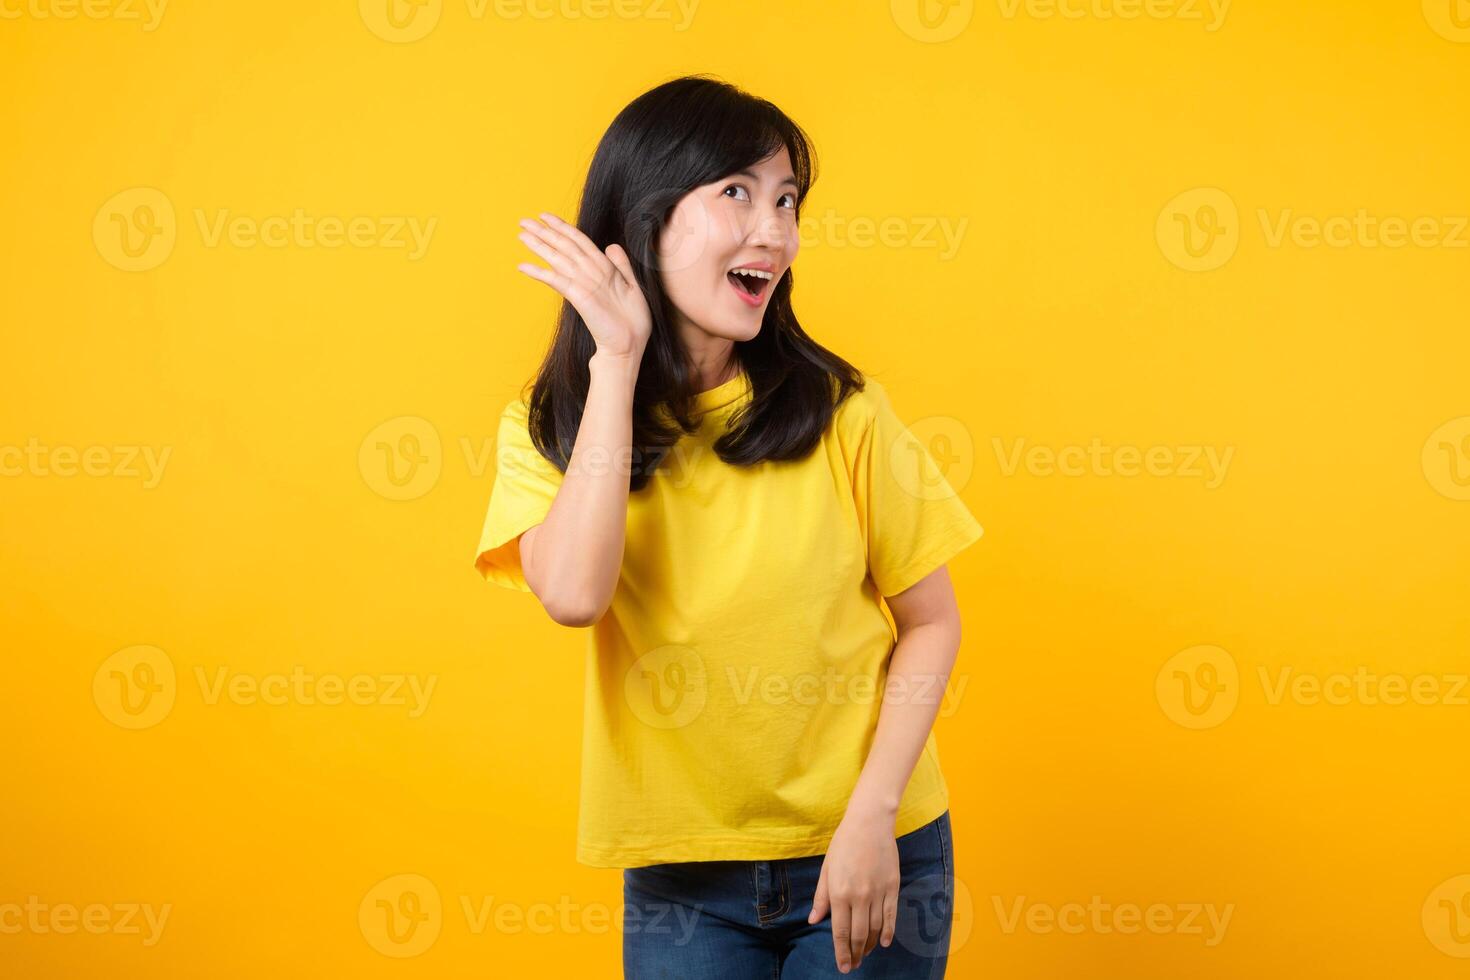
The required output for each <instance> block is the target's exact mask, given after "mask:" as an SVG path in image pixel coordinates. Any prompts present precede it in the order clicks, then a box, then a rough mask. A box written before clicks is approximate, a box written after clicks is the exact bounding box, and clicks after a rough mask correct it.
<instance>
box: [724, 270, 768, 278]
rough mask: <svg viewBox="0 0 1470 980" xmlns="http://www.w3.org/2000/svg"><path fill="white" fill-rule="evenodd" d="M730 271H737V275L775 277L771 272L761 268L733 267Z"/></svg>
mask: <svg viewBox="0 0 1470 980" xmlns="http://www.w3.org/2000/svg"><path fill="white" fill-rule="evenodd" d="M730 271H731V272H733V273H735V274H736V275H737V276H754V277H755V278H757V279H771V278H773V276H772V274H771V273H769V272H762V271H761V270H759V269H731V270H730Z"/></svg>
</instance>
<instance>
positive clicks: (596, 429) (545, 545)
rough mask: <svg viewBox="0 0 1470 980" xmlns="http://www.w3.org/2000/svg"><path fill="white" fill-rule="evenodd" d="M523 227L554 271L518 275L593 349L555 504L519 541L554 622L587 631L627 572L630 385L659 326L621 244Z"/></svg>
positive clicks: (548, 217)
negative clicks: (557, 297) (551, 292)
mask: <svg viewBox="0 0 1470 980" xmlns="http://www.w3.org/2000/svg"><path fill="white" fill-rule="evenodd" d="M541 218H542V220H543V221H544V222H545V224H541V223H538V222H535V221H532V220H530V219H529V218H527V219H524V220H522V221H521V222H520V225H521V228H522V229H523V230H522V231H521V233H520V235H519V236H517V237H519V238H520V240H521V241H522V242H523V243H525V245H526V247H527V248H529V249H531V251H533V252H535V253H536V254H537V255H539V256H540V257H541V258H543V259H545V260H546V263H547V264H548V265H550V266H551V268H550V269H543V268H541V267H540V266H537V265H533V264H531V263H529V262H524V263H521V264H520V265H518V266H517V267H516V268H518V269H520V270H521V271H522V272H524V273H525V274H526V275H528V276H530V277H531V278H532V279H535V280H537V281H538V282H544V283H546V284H547V285H548V286H550V287H551V288H553V289H555V290H556V291H557V292H558V293H560V294H561V295H562V296H563V297H564V298H565V299H566V300H567V302H569V303H571V304H572V306H573V307H574V308H575V309H576V311H577V313H578V314H579V315H580V316H581V317H582V322H583V323H585V324H586V326H587V331H588V333H590V334H591V335H592V339H593V341H594V342H595V344H596V351H597V352H596V353H595V354H593V355H592V357H591V358H590V359H589V360H588V362H587V369H588V372H589V373H590V375H591V380H590V382H589V386H588V389H587V403H586V406H585V407H584V408H583V410H582V422H581V424H580V425H579V426H578V428H577V441H576V443H575V444H574V445H573V447H572V456H571V459H570V460H569V461H568V462H567V469H566V472H565V473H564V474H563V476H562V481H561V485H560V486H559V487H558V488H557V492H556V498H555V499H554V500H553V501H552V502H551V507H550V509H549V510H548V511H547V513H546V518H545V520H543V521H542V522H541V523H540V524H537V525H536V526H535V527H532V528H531V529H530V530H528V531H526V532H525V533H523V534H522V535H521V536H520V543H519V545H518V547H519V548H520V554H521V570H522V571H523V572H524V573H525V576H526V584H527V585H529V586H530V587H531V591H532V592H533V593H535V595H536V598H538V599H540V600H541V605H542V606H544V607H545V608H546V611H547V613H549V614H550V615H551V618H552V619H554V620H556V621H557V622H558V623H561V624H562V625H563V626H591V625H592V624H593V623H595V622H597V621H598V620H599V619H601V618H602V614H603V613H605V612H606V611H607V607H608V606H609V605H610V604H611V603H612V596H613V591H614V590H615V589H616V588H617V585H618V574H619V573H620V572H621V571H622V566H623V543H624V538H625V537H626V534H625V531H626V527H627V519H628V485H629V480H630V477H631V475H632V472H631V470H632V467H631V458H632V452H631V447H632V443H633V387H634V384H635V383H636V382H637V380H638V367H639V365H640V364H641V363H642V361H643V350H644V348H645V347H646V346H647V345H648V338H649V335H650V334H651V332H652V328H653V318H652V316H651V315H650V313H649V310H648V301H647V299H646V298H645V297H644V295H643V289H642V287H641V286H639V285H638V280H637V278H636V277H635V276H634V274H633V265H632V263H631V262H630V261H629V260H628V255H627V253H626V252H625V251H624V250H623V248H622V247H621V246H620V245H617V244H616V243H614V244H610V245H608V247H607V250H606V251H605V252H604V251H600V250H599V249H598V248H597V246H596V245H595V244H593V242H592V240H591V239H589V238H588V237H587V236H586V235H584V234H583V233H582V232H581V230H579V229H578V228H576V227H575V226H573V225H570V224H568V223H567V222H565V221H562V220H561V219H560V218H558V217H557V216H556V215H553V214H548V213H544V212H543V213H542V215H541Z"/></svg>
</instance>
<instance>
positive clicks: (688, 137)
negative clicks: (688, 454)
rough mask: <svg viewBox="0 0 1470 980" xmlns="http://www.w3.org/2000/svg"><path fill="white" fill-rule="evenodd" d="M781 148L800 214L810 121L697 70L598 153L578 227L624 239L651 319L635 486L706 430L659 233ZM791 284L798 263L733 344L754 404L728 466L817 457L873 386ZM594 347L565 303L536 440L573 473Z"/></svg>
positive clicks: (635, 107) (543, 386) (542, 383)
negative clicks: (688, 200)
mask: <svg viewBox="0 0 1470 980" xmlns="http://www.w3.org/2000/svg"><path fill="white" fill-rule="evenodd" d="M782 147H785V149H786V150H787V152H788V153H789V154H790V156H791V165H792V167H793V169H794V176H795V177H796V184H797V190H796V215H797V217H798V219H799V218H800V215H801V205H802V202H803V201H804V200H805V199H806V195H807V191H808V190H810V189H811V185H812V182H813V181H814V180H815V179H816V158H815V154H814V152H813V149H812V146H811V141H810V140H809V139H808V138H807V135H806V134H805V133H804V132H803V131H802V129H801V127H799V126H798V125H797V124H796V123H795V122H793V121H792V120H791V119H789V118H788V117H787V116H786V114H785V113H783V112H782V111H781V110H780V109H778V108H777V107H776V106H775V105H773V104H771V103H770V102H767V101H766V100H764V99H759V98H756V97H755V96H753V95H750V94H749V93H747V92H744V91H742V90H741V89H739V88H737V87H736V86H734V85H731V84H729V83H727V82H724V81H721V80H719V79H716V78H713V77H711V76H709V75H688V76H684V77H682V78H676V79H673V80H672V81H669V82H665V83H664V84H662V85H659V86H658V87H656V88H653V89H651V90H649V91H648V92H645V93H644V94H643V95H640V96H639V97H638V98H636V99H634V100H633V101H632V102H631V103H629V104H628V106H627V107H626V108H624V109H623V111H622V112H620V113H618V115H617V118H615V119H614V120H613V121H612V125H610V126H609V127H608V129H607V132H606V133H605V134H604V135H603V137H602V141H601V142H600V143H599V144H598V147H597V152H596V153H595V154H594V155H593V158H592V164H591V167H590V168H589V170H588V173H587V183H586V185H585V187H584V188H583V191H582V200H581V204H580V207H579V208H578V212H577V227H578V228H579V229H580V230H581V231H582V233H583V234H585V235H586V236H587V237H588V238H590V239H591V240H592V242H593V243H594V244H595V245H596V246H597V247H598V249H599V250H603V249H606V248H607V246H608V245H610V244H612V243H613V242H616V243H617V244H619V245H621V246H622V247H623V249H624V250H625V251H626V252H627V253H628V257H629V259H630V260H631V261H632V264H633V269H634V272H635V275H636V277H637V279H638V284H639V285H640V286H641V287H642V289H643V294H644V296H645V297H646V298H647V300H648V308H649V312H650V313H651V314H652V319H653V329H652V333H651V334H650V336H649V338H648V344H647V346H646V347H645V348H644V352H643V360H642V362H641V363H640V366H639V370H638V380H637V383H636V386H635V388H634V394H633V429H632V449H633V454H632V471H631V483H630V490H633V491H637V490H641V489H642V488H643V487H644V486H645V485H646V484H647V483H648V481H649V479H650V477H651V476H652V475H653V471H654V470H655V469H656V468H657V467H658V465H659V463H660V462H661V461H662V459H663V457H664V455H665V454H666V453H667V452H668V451H669V449H670V448H671V447H672V446H673V445H674V444H675V443H676V442H678V440H679V438H680V437H681V436H682V435H684V434H686V433H689V432H693V431H694V430H695V428H696V427H697V425H698V419H694V418H691V413H692V411H693V409H694V407H695V406H694V396H695V395H696V394H697V390H696V387H695V386H696V384H697V383H698V377H697V375H696V372H695V370H694V367H693V364H692V363H691V362H690V359H689V355H688V353H687V352H686V351H685V350H684V349H683V345H682V344H681V343H680V341H679V337H678V334H677V332H676V331H675V329H674V322H675V320H674V308H673V305H672V303H671V302H670V300H669V297H668V295H667V293H665V291H664V286H663V282H662V280H661V278H660V276H659V274H658V252H657V249H658V243H659V234H660V232H661V231H662V230H663V228H664V225H665V224H666V223H667V221H668V218H669V215H670V213H671V212H672V210H673V208H674V206H675V205H676V204H677V203H678V202H679V201H680V200H681V199H682V198H683V197H684V196H685V195H686V194H688V193H689V192H690V191H692V190H694V189H695V188H696V187H700V186H702V185H705V184H710V183H713V182H715V181H717V180H720V179H721V178H723V177H728V176H729V175H730V174H733V173H735V172H736V171H739V170H744V169H747V168H749V167H751V166H754V165H755V164H757V163H759V162H760V161H762V160H764V159H766V158H767V157H769V156H770V155H771V154H772V153H776V152H779V151H780V150H781V148H782ZM791 289H792V272H791V270H789V269H788V270H787V272H786V274H785V275H784V276H782V278H781V281H780V282H778V283H775V284H773V286H772V293H771V298H770V301H769V302H768V303H767V305H766V310H765V314H764V317H763V319H762V321H761V329H760V332H759V333H758V334H757V335H756V336H755V337H754V338H752V339H751V340H748V341H736V342H735V345H734V347H735V357H736V358H737V359H738V360H739V362H740V366H741V367H742V368H743V369H744V371H745V373H746V374H747V375H748V377H749V378H750V384H751V399H750V401H749V403H748V404H746V405H744V406H742V407H741V408H740V409H739V410H738V411H736V412H735V413H734V414H733V415H732V416H731V417H730V419H729V420H728V425H727V430H726V431H725V432H724V433H723V434H721V435H720V437H719V438H718V439H717V440H716V441H715V443H714V450H715V452H716V454H717V455H718V456H719V457H720V459H722V460H724V461H725V462H726V463H730V464H732V465H736V466H750V465H753V464H755V463H758V462H761V461H762V460H768V459H769V460H791V459H800V458H802V457H804V456H806V455H807V454H808V453H810V452H811V451H812V450H813V449H814V448H815V447H816V445H817V443H818V441H819V440H820V439H821V436H822V433H823V432H824V431H825V430H826V428H827V426H828V424H829V423H830V422H831V419H832V415H833V413H834V412H835V411H836V408H837V406H838V405H840V404H841V403H842V400H843V399H844V398H846V397H847V396H848V395H849V394H851V393H852V392H853V391H857V390H861V389H862V387H863V378H862V373H861V372H860V371H858V369H857V368H855V367H853V366H852V365H851V364H849V363H848V362H846V361H844V360H843V359H842V358H840V357H838V356H837V355H836V354H834V353H832V352H831V351H829V350H827V349H826V348H824V347H823V346H821V345H820V344H818V343H817V342H816V341H814V340H812V339H811V338H810V337H808V336H807V335H806V333H805V332H804V331H803V330H802V329H801V325H800V324H799V323H798V322H797V320H796V313H795V312H794V311H793V310H792V308H791ZM596 350H597V345H596V342H595V341H594V340H593V339H592V335H591V333H590V332H589V331H588V330H587V325H586V323H584V322H583V320H582V317H581V315H580V314H579V313H577V311H576V309H575V308H574V307H573V306H572V304H571V303H569V302H566V301H565V300H563V302H562V306H561V312H560V315H559V316H558V318H557V328H556V335H555V336H554V337H553V338H552V342H551V346H550V349H549V350H548V352H547V354H546V357H545V360H544V361H543V362H542V364H541V368H540V370H539V371H538V373H537V376H536V378H535V381H534V383H533V385H532V387H531V393H530V395H529V397H527V399H526V401H527V406H528V408H529V418H528V428H529V431H530V436H531V440H532V442H533V443H534V444H535V446H536V448H537V450H538V451H539V452H540V453H541V454H542V455H543V456H545V457H546V458H547V459H548V460H550V461H551V462H552V463H553V464H555V466H556V467H557V469H559V470H561V471H562V472H563V473H565V472H566V468H567V464H568V462H569V461H570V459H571V455H572V448H573V446H574V445H575V443H576V437H577V432H578V429H579V428H580V426H581V420H582V412H583V409H584V408H585V407H586V404H587V391H588V388H589V387H590V385H591V376H590V373H589V367H588V361H589V360H590V358H591V357H592V355H593V354H594V353H595V352H596ZM655 408H659V411H655Z"/></svg>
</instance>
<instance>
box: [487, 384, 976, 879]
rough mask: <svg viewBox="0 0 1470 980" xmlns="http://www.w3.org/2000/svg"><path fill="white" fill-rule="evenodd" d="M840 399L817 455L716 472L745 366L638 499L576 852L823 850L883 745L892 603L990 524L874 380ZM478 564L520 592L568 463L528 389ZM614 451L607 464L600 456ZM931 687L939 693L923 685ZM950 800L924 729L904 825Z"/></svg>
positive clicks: (632, 860)
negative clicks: (546, 446)
mask: <svg viewBox="0 0 1470 980" xmlns="http://www.w3.org/2000/svg"><path fill="white" fill-rule="evenodd" d="M865 380H866V383H867V387H866V389H865V390H863V391H860V392H854V393H853V394H851V395H850V396H849V397H848V398H847V399H846V400H844V401H843V403H842V404H841V405H840V406H839V407H838V409H837V411H836V413H834V416H833V419H832V422H831V424H830V425H829V426H828V428H827V431H826V432H825V433H823V435H822V439H821V442H820V443H819V444H818V445H817V447H816V448H815V450H813V452H812V453H811V454H810V455H809V456H807V457H806V458H805V459H802V460H796V461H784V462H771V461H766V462H762V463H760V464H757V465H756V466H754V467H750V468H740V467H735V466H731V465H728V464H726V463H725V462H723V461H722V460H721V459H720V458H719V456H718V455H716V454H715V451H714V448H713V443H714V440H715V438H716V437H717V436H718V435H719V434H720V433H721V432H722V431H723V428H724V424H725V421H726V420H727V419H728V418H729V416H730V415H731V413H733V412H734V411H735V409H736V408H737V407H739V405H740V404H742V403H743V402H745V401H747V400H748V399H749V397H750V388H749V380H748V377H747V376H746V375H745V374H744V373H742V374H740V375H738V376H736V377H735V378H734V379H732V380H731V381H728V382H726V383H725V384H722V385H719V386H718V387H716V388H712V389H710V390H709V391H705V392H702V393H700V394H699V395H698V396H697V398H696V402H695V404H696V408H697V410H699V411H701V412H703V413H704V415H703V418H702V421H701V425H700V429H699V431H698V432H696V433H692V434H690V435H688V436H685V437H684V438H683V439H681V440H680V441H679V442H678V443H677V444H676V445H675V446H674V447H673V449H671V450H670V452H669V455H668V456H667V457H665V459H664V461H663V463H662V464H661V466H660V468H659V469H658V471H657V472H656V473H655V474H654V476H653V478H652V479H651V480H650V481H649V484H648V486H647V487H645V488H644V489H643V490H641V491H639V492H637V493H632V494H630V495H629V498H628V516H627V536H626V544H625V548H624V555H623V564H622V569H621V573H620V577H619V580H618V585H617V588H616V590H615V591H614V594H613V598H612V604H611V606H610V607H609V608H608V611H607V613H606V614H605V615H604V616H603V617H602V619H601V620H599V621H598V622H597V623H596V624H595V625H594V626H592V627H591V628H590V630H589V636H588V648H587V673H586V690H585V695H584V696H585V705H584V718H583V740H582V786H581V800H580V810H579V815H578V817H579V819H578V837H577V860H578V861H580V862H581V863H583V864H587V865H591V866H593V867H604V868H629V867H640V866H643V865H648V864H658V863H662V862H667V861H714V860H774V859H777V858H788V857H803V856H808V855H814V854H822V853H825V852H826V851H827V849H828V845H829V843H830V841H831V839H832V835H833V833H834V832H835V831H836V829H837V824H838V823H839V822H840V821H841V819H842V815H843V812H844V811H845V810H846V807H847V802H848V799H849V797H850V796H851V794H852V789H853V786H854V785H855V784H856V782H857V778H858V774H859V772H860V771H861V769H862V766H863V762H864V760H865V759H866V757H867V753H868V749H869V747H870V746H871V744H872V739H873V734H874V730H875V727H876V725H877V723H878V713H879V711H880V710H881V708H882V700H883V684H884V680H885V678H886V673H887V665H888V660H889V656H890V654H891V653H892V652H893V647H894V644H895V640H896V638H895V633H894V630H893V627H892V624H891V623H890V620H889V618H888V617H887V615H886V614H885V611H884V608H883V605H882V603H881V600H880V598H879V597H880V595H894V594H896V593H898V592H902V591H903V590H904V589H907V588H908V587H909V586H911V585H913V584H914V583H916V582H918V581H919V580H920V579H922V578H923V577H924V576H925V575H928V574H929V573H930V572H932V571H934V570H935V569H937V568H939V567H940V566H941V565H943V564H944V563H945V562H947V561H948V560H949V559H950V558H952V557H953V556H954V555H955V554H956V553H958V552H959V551H960V550H961V549H963V548H965V547H967V546H969V545H970V544H972V543H973V542H974V541H975V540H976V539H977V538H979V537H980V535H981V533H982V530H981V527H980V525H979V524H978V523H977V522H976V520H975V518H974V517H973V516H971V514H970V512H969V511H968V510H967V509H966V507H965V505H964V503H963V502H962V501H961V500H960V498H959V497H958V496H957V495H956V494H955V493H954V491H953V489H952V488H951V487H950V485H949V484H948V483H947V482H946V480H945V479H944V476H943V474H942V472H941V471H940V468H939V466H938V464H937V463H936V461H935V460H934V458H933V457H932V456H931V455H930V453H929V452H928V450H927V448H926V447H925V446H924V445H923V443H921V442H920V441H919V440H918V439H917V438H916V437H915V436H914V435H913V434H912V433H911V432H910V431H909V430H908V429H907V427H906V426H905V425H904V423H903V422H902V421H900V419H899V417H898V416H897V415H896V414H895V413H894V411H893V408H892V407H891V405H890V404H889V401H888V395H887V393H886V392H885V391H884V389H883V387H882V386H881V385H880V384H879V383H878V382H876V381H874V380H873V379H872V378H868V377H866V376H865ZM498 440H499V444H498V446H497V450H496V459H497V463H496V480H495V485H494V488H493V490H492V492H491V495H490V506H489V512H488V513H487V515H486V517H485V524H484V529H483V533H482V535H481V538H480V547H479V551H478V553H477V557H476V560H475V567H476V568H478V569H479V571H480V573H481V574H482V575H483V576H484V577H485V578H486V579H488V580H489V581H491V582H495V583H496V584H498V585H503V586H506V587H508V588H514V589H521V590H523V591H530V587H529V586H528V585H527V584H526V580H525V577H524V575H523V573H522V570H521V567H520V550H519V548H520V546H519V543H518V541H517V540H516V539H517V537H518V536H519V535H520V534H521V533H522V532H524V531H526V530H527V529H529V528H531V527H533V526H534V525H536V524H538V523H540V522H541V521H542V520H544V519H545V517H546V513H547V511H548V510H549V509H550V507H551V503H552V500H553V498H554V497H555V496H556V490H557V487H558V486H559V485H560V482H561V473H560V471H559V470H557V468H556V467H555V466H553V465H552V464H551V463H550V462H548V461H547V460H546V459H545V458H544V457H543V456H542V455H541V454H540V453H539V452H537V451H536V449H535V448H534V447H533V446H532V444H531V440H530V435H529V434H528V432H527V428H526V403H525V400H524V399H523V398H517V399H516V400H514V401H512V402H511V403H510V404H509V405H507V406H506V408H505V410H504V412H502V414H501V416H500V426H499V434H498ZM608 465H613V463H612V462H609V464H608ZM926 693H927V695H928V696H930V697H934V698H935V699H938V698H939V697H940V696H942V690H941V689H940V688H939V687H938V686H937V685H934V686H933V688H932V690H931V691H929V692H923V691H919V690H914V691H911V692H910V694H911V695H912V696H924V695H925V694H926ZM948 805H949V797H948V788H947V787H946V785H945V782H944V777H943V775H942V774H941V772H940V768H939V757H938V755H937V750H936V748H935V744H934V736H933V734H932V733H931V734H930V736H929V739H928V741H927V742H926V744H925V746H924V751H923V753H922V755H921V756H920V758H919V761H918V764H917V765H916V766H915V769H914V773H913V776H912V778H911V779H910V780H909V784H908V787H907V788H906V790H905V792H904V794H903V797H902V800H901V803H900V806H899V810H898V814H897V820H896V823H895V827H894V831H895V833H896V834H898V835H902V834H906V833H908V832H909V831H911V830H915V829H917V828H919V827H921V826H923V825H924V824H926V823H928V822H929V821H931V820H933V819H934V818H936V817H938V816H939V815H940V814H941V813H942V812H943V811H944V810H945V808H946V807H947V806H948Z"/></svg>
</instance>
